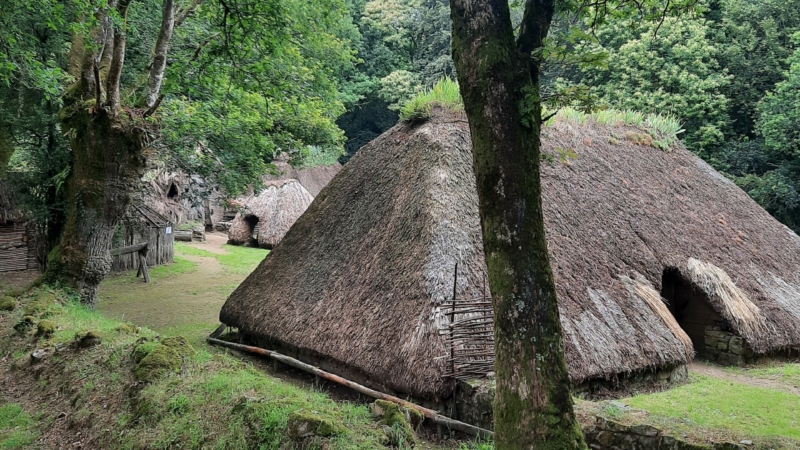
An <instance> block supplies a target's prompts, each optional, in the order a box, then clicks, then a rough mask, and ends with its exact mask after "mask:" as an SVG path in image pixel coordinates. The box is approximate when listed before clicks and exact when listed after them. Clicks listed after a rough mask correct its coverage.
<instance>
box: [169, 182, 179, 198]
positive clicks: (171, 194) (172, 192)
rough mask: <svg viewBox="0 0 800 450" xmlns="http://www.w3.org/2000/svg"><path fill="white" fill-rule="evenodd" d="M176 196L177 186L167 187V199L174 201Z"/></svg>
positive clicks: (173, 184)
mask: <svg viewBox="0 0 800 450" xmlns="http://www.w3.org/2000/svg"><path fill="white" fill-rule="evenodd" d="M177 196H178V186H175V183H172V184H170V185H169V191H168V192H167V198H171V199H174V198H176V197H177Z"/></svg>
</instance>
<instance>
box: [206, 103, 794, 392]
mask: <svg viewBox="0 0 800 450" xmlns="http://www.w3.org/2000/svg"><path fill="white" fill-rule="evenodd" d="M639 135H641V134H640V133H639ZM626 136H632V138H631V139H626ZM636 136H637V133H636V132H635V130H631V129H626V128H624V127H613V128H612V127H606V126H601V125H598V124H596V123H591V122H590V123H589V124H584V125H576V124H572V123H568V122H566V121H557V122H556V123H555V124H554V125H553V126H551V127H548V128H546V129H545V130H544V132H543V147H544V152H545V153H546V154H549V155H553V158H552V159H553V161H552V162H549V163H547V162H545V163H543V167H542V177H543V204H544V209H545V211H544V213H545V220H546V227H547V233H548V241H549V249H550V255H551V262H552V266H553V270H554V273H555V279H556V283H557V287H558V295H559V309H560V312H561V320H562V324H563V328H564V333H565V337H564V342H565V348H566V355H567V361H568V366H569V370H570V374H571V377H572V379H573V381H581V380H585V379H589V378H594V377H603V376H608V375H611V374H615V373H621V372H627V371H633V370H638V369H644V368H649V367H658V366H664V365H670V364H678V363H683V362H686V361H687V360H688V359H690V358H691V355H692V346H691V341H690V340H689V338H688V337H687V335H686V334H685V333H684V332H683V331H682V330H681V328H680V326H679V325H678V324H677V323H676V321H675V319H674V318H673V317H672V315H671V313H670V312H669V310H668V309H667V307H666V306H665V304H664V303H663V301H662V300H661V297H660V292H659V291H660V289H661V283H662V276H663V274H664V272H665V270H667V269H675V270H677V271H678V272H679V273H680V275H681V276H682V277H684V278H685V279H686V280H689V281H690V282H693V283H694V286H695V287H696V288H697V289H700V290H702V291H703V292H705V293H706V294H708V297H709V300H710V303H711V305H712V306H713V308H714V309H715V310H716V311H717V312H718V313H719V314H720V315H721V316H723V317H724V318H725V319H727V320H728V321H729V322H730V325H731V327H732V328H733V329H734V330H735V331H736V332H738V333H739V334H741V335H742V336H743V337H745V338H747V340H748V341H749V342H750V345H751V346H752V347H753V348H754V349H755V350H756V351H758V352H764V351H768V350H771V349H777V348H781V347H785V346H789V345H796V344H798V343H800V238H798V236H796V235H795V234H794V233H793V232H791V231H790V230H789V229H788V228H786V227H784V226H783V225H781V224H780V223H778V222H777V221H775V220H774V219H773V218H772V217H770V216H769V215H768V214H767V213H766V212H765V211H764V210H763V209H761V208H760V207H759V206H758V205H757V204H756V203H755V202H753V201H752V200H751V199H750V198H749V197H748V196H747V195H746V194H745V193H744V192H743V191H741V190H740V189H739V188H737V187H736V186H735V185H734V184H732V183H731V182H729V181H728V180H727V179H725V178H724V177H722V176H721V175H719V174H718V173H717V172H715V171H714V170H712V169H711V168H710V167H709V166H708V165H707V164H705V163H704V162H703V161H701V160H700V159H698V158H697V157H696V156H694V155H692V154H691V153H689V152H688V151H686V150H685V149H683V148H682V147H676V148H673V149H672V150H671V151H669V152H665V151H662V150H657V149H655V148H652V147H648V146H641V145H637V144H634V143H633V142H631V141H633V140H638V139H637V138H636ZM612 143H613V144H612ZM565 149H571V151H572V152H574V154H575V157H574V158H572V157H568V158H566V160H565V161H562V160H561V159H562V158H560V155H561V156H563V155H565V154H567V153H569V152H565ZM471 164H472V157H471V151H470V141H469V130H468V126H467V123H466V120H465V119H464V117H463V116H461V115H457V114H454V113H449V112H442V111H437V112H436V113H435V114H434V117H433V119H432V120H430V121H428V122H426V123H423V124H421V125H415V126H412V125H407V124H399V125H397V126H395V127H394V128H392V129H391V130H389V131H388V132H386V133H385V134H383V135H382V136H381V137H379V138H377V139H375V140H374V141H372V142H371V143H370V144H368V145H366V146H365V147H363V148H362V149H361V150H360V151H359V152H358V153H357V154H356V155H355V156H354V157H353V158H352V159H351V160H350V162H349V163H348V164H347V165H346V166H345V167H344V168H343V169H342V171H341V172H340V173H339V175H337V176H336V178H334V180H333V181H332V182H331V183H330V184H329V185H328V186H327V187H326V188H325V189H323V191H322V192H321V193H320V195H319V196H318V197H317V198H316V200H315V201H314V202H313V203H312V205H311V206H310V207H309V209H308V210H307V211H306V213H305V214H304V215H303V216H302V217H300V219H299V220H298V221H297V222H296V223H295V225H294V226H293V227H292V229H291V230H290V231H289V232H288V233H287V235H286V236H285V238H284V239H283V241H282V242H281V244H280V245H279V246H277V247H276V248H275V250H274V251H273V252H272V253H271V254H270V255H269V256H268V257H267V258H266V259H265V260H264V262H263V263H261V265H260V266H259V267H258V268H257V269H256V270H255V271H254V272H253V273H252V274H251V275H250V276H249V277H248V278H247V279H246V280H245V281H244V282H243V283H242V285H241V286H239V288H238V289H237V290H236V291H235V292H234V293H233V294H232V295H231V296H230V298H229V299H228V301H227V302H226V303H225V306H224V307H223V309H222V312H221V314H220V319H221V321H222V322H224V323H226V324H228V325H230V326H234V327H239V328H240V329H241V331H242V332H244V333H245V334H247V335H248V336H250V337H252V338H253V339H255V340H257V341H259V344H261V345H264V346H273V347H278V348H281V349H282V350H283V351H285V352H289V353H291V354H294V355H298V356H300V357H302V358H304V359H309V360H312V361H313V362H316V363H319V364H322V365H323V366H325V367H328V368H329V369H330V370H334V371H337V372H339V373H343V374H346V375H348V376H351V377H355V378H357V379H360V380H362V381H363V380H369V381H371V382H372V383H373V384H377V385H383V386H382V387H383V388H385V389H390V390H395V391H399V392H403V393H407V394H411V395H414V396H416V397H423V398H437V397H439V396H446V395H447V394H448V389H449V387H448V386H449V385H448V383H447V382H446V380H445V378H444V375H445V374H446V372H447V363H446V355H447V354H448V348H449V347H448V346H447V344H446V343H445V341H444V338H443V336H442V331H443V330H445V329H446V328H447V326H448V324H449V322H450V319H449V317H448V315H447V307H446V306H444V302H446V301H447V300H448V299H450V298H452V296H453V279H454V277H453V267H454V265H455V263H456V262H459V266H458V284H457V287H456V290H457V293H456V296H457V297H458V298H470V297H474V296H480V295H481V291H482V289H483V282H484V281H483V280H484V273H485V266H484V261H483V251H482V245H481V238H480V225H479V220H478V206H477V195H476V193H475V186H474V183H475V181H474V176H473V173H472V167H471ZM458 320H459V317H458V316H456V321H458Z"/></svg>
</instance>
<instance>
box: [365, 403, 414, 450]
mask: <svg viewBox="0 0 800 450" xmlns="http://www.w3.org/2000/svg"><path fill="white" fill-rule="evenodd" d="M371 409H372V413H373V415H376V416H378V417H380V421H381V423H382V424H384V425H385V429H384V432H385V433H386V436H387V437H388V438H389V442H388V443H389V445H392V446H394V447H403V446H414V445H416V443H417V435H416V433H414V429H413V428H412V427H411V424H410V423H409V422H411V421H413V422H416V423H417V424H419V423H422V415H421V414H420V413H419V412H417V411H411V410H408V409H406V408H403V407H401V406H400V405H398V404H396V403H392V402H389V401H386V400H376V401H375V403H374V404H373V405H372V407H371Z"/></svg>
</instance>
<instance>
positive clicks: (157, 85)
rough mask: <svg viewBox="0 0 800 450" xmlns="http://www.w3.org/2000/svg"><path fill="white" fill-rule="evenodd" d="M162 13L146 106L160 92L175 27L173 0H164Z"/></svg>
mask: <svg viewBox="0 0 800 450" xmlns="http://www.w3.org/2000/svg"><path fill="white" fill-rule="evenodd" d="M162 14H163V15H162V19H161V31H160V32H159V34H158V40H156V46H155V51H154V54H153V64H152V65H151V66H150V75H149V77H148V84H147V87H148V91H147V97H146V99H145V105H146V106H147V107H148V108H150V107H152V106H153V105H155V104H156V100H157V99H158V95H159V93H160V92H161V83H162V82H163V81H164V71H165V70H166V68H167V52H168V51H169V42H170V40H171V39H172V31H173V29H174V28H175V2H174V1H173V0H164V4H163V11H162Z"/></svg>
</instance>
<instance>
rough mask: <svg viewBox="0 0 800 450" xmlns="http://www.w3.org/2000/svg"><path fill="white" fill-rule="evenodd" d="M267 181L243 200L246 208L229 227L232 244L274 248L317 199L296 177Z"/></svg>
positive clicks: (240, 211) (229, 237)
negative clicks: (262, 186) (258, 190)
mask: <svg viewBox="0 0 800 450" xmlns="http://www.w3.org/2000/svg"><path fill="white" fill-rule="evenodd" d="M264 184H265V186H264V188H263V189H262V190H261V191H260V192H259V193H257V194H252V195H250V196H248V197H247V198H245V199H243V200H242V208H241V209H240V210H239V211H238V212H237V213H236V216H235V217H234V219H233V221H232V222H231V226H230V228H229V229H228V240H229V241H230V242H231V243H232V244H236V245H243V244H248V245H252V246H258V247H262V248H273V247H274V246H275V245H277V244H278V242H280V240H281V239H282V238H283V236H284V235H285V234H286V232H287V231H289V228H291V226H292V224H294V221H295V220H297V218H298V217H300V215H302V214H303V212H305V210H306V208H308V205H310V204H311V202H312V201H313V200H314V197H312V196H311V194H309V193H308V191H307V190H306V188H304V187H303V185H301V184H300V182H299V181H297V180H294V179H282V180H273V181H267V182H265V183H264Z"/></svg>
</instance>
